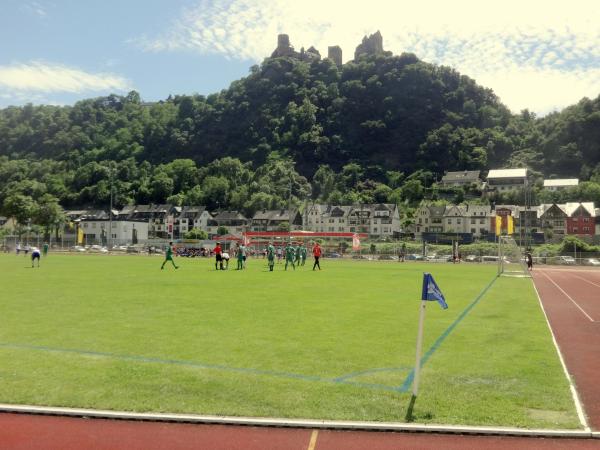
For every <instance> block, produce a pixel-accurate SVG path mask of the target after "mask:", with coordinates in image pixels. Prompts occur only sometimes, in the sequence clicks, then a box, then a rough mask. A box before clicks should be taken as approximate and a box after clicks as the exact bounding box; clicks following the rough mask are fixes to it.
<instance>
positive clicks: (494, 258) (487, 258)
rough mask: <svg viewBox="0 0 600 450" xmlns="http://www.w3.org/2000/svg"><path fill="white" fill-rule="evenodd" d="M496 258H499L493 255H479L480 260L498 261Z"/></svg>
mask: <svg viewBox="0 0 600 450" xmlns="http://www.w3.org/2000/svg"><path fill="white" fill-rule="evenodd" d="M498 259H500V258H498V257H497V256H495V255H484V256H482V257H481V261H482V262H498ZM505 259H506V258H505Z"/></svg>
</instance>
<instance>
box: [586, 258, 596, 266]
mask: <svg viewBox="0 0 600 450" xmlns="http://www.w3.org/2000/svg"><path fill="white" fill-rule="evenodd" d="M583 265H584V266H600V260H598V259H596V258H586V259H584V260H583Z"/></svg>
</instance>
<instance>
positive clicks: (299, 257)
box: [160, 241, 322, 272]
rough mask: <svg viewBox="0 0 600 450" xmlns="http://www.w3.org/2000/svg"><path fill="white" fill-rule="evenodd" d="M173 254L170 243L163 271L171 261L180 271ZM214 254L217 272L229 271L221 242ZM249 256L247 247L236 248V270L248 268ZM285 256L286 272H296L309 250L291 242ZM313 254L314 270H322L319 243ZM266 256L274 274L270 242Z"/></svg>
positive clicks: (302, 264)
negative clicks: (292, 270) (290, 270)
mask: <svg viewBox="0 0 600 450" xmlns="http://www.w3.org/2000/svg"><path fill="white" fill-rule="evenodd" d="M173 253H174V248H173V242H169V246H168V247H167V252H166V254H165V260H164V261H163V263H162V266H160V268H161V270H162V269H164V268H165V264H166V263H167V262H169V261H170V262H171V264H172V265H173V267H175V269H179V266H178V265H176V264H175V260H174V259H173ZM213 253H214V254H215V270H225V269H227V268H228V267H229V253H227V252H225V251H224V250H223V248H222V247H221V243H220V242H217V244H216V246H215V248H214V249H213ZM247 254H248V249H247V248H246V246H245V245H243V244H240V243H238V244H237V246H236V248H235V256H236V260H237V269H236V270H244V269H245V268H246V259H247ZM283 254H284V255H285V270H287V269H288V266H292V269H294V270H296V267H299V266H304V264H305V262H306V256H307V254H308V249H307V248H306V247H305V246H304V243H303V242H299V243H298V245H296V246H294V244H293V243H292V241H289V242H288V243H287V245H286V246H285V248H284V249H283ZM312 254H313V257H314V259H315V262H314V264H313V270H316V269H319V270H321V263H320V261H319V259H320V258H321V254H322V250H321V246H320V245H319V243H318V242H315V243H314V245H313V247H312ZM265 255H266V258H267V262H268V265H269V271H270V272H273V269H274V267H275V256H276V252H275V246H274V245H273V243H272V242H269V244H268V245H267V248H266V249H265Z"/></svg>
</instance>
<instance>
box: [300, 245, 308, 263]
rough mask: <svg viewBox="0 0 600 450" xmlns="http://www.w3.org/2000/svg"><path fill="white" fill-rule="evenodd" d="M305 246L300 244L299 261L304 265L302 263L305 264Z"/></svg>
mask: <svg viewBox="0 0 600 450" xmlns="http://www.w3.org/2000/svg"><path fill="white" fill-rule="evenodd" d="M306 253H307V250H306V246H305V245H304V242H302V243H301V244H300V259H301V264H302V265H304V263H305V262H306Z"/></svg>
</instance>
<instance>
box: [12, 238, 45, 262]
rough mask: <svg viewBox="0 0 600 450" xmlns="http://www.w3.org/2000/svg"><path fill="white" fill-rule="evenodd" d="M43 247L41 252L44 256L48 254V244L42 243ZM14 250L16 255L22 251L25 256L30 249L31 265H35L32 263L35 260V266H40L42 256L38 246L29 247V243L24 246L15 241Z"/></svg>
mask: <svg viewBox="0 0 600 450" xmlns="http://www.w3.org/2000/svg"><path fill="white" fill-rule="evenodd" d="M42 248H43V250H42V251H43V252H44V256H46V255H47V254H48V244H44V246H43V247H42ZM15 251H16V253H17V256H19V254H20V253H21V252H23V253H24V254H25V256H27V253H29V251H31V267H35V266H34V263H35V262H36V261H37V266H38V267H40V259H41V256H42V252H41V251H40V249H39V248H37V247H30V246H29V245H26V246H25V247H21V244H20V243H17V246H16V248H15Z"/></svg>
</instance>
